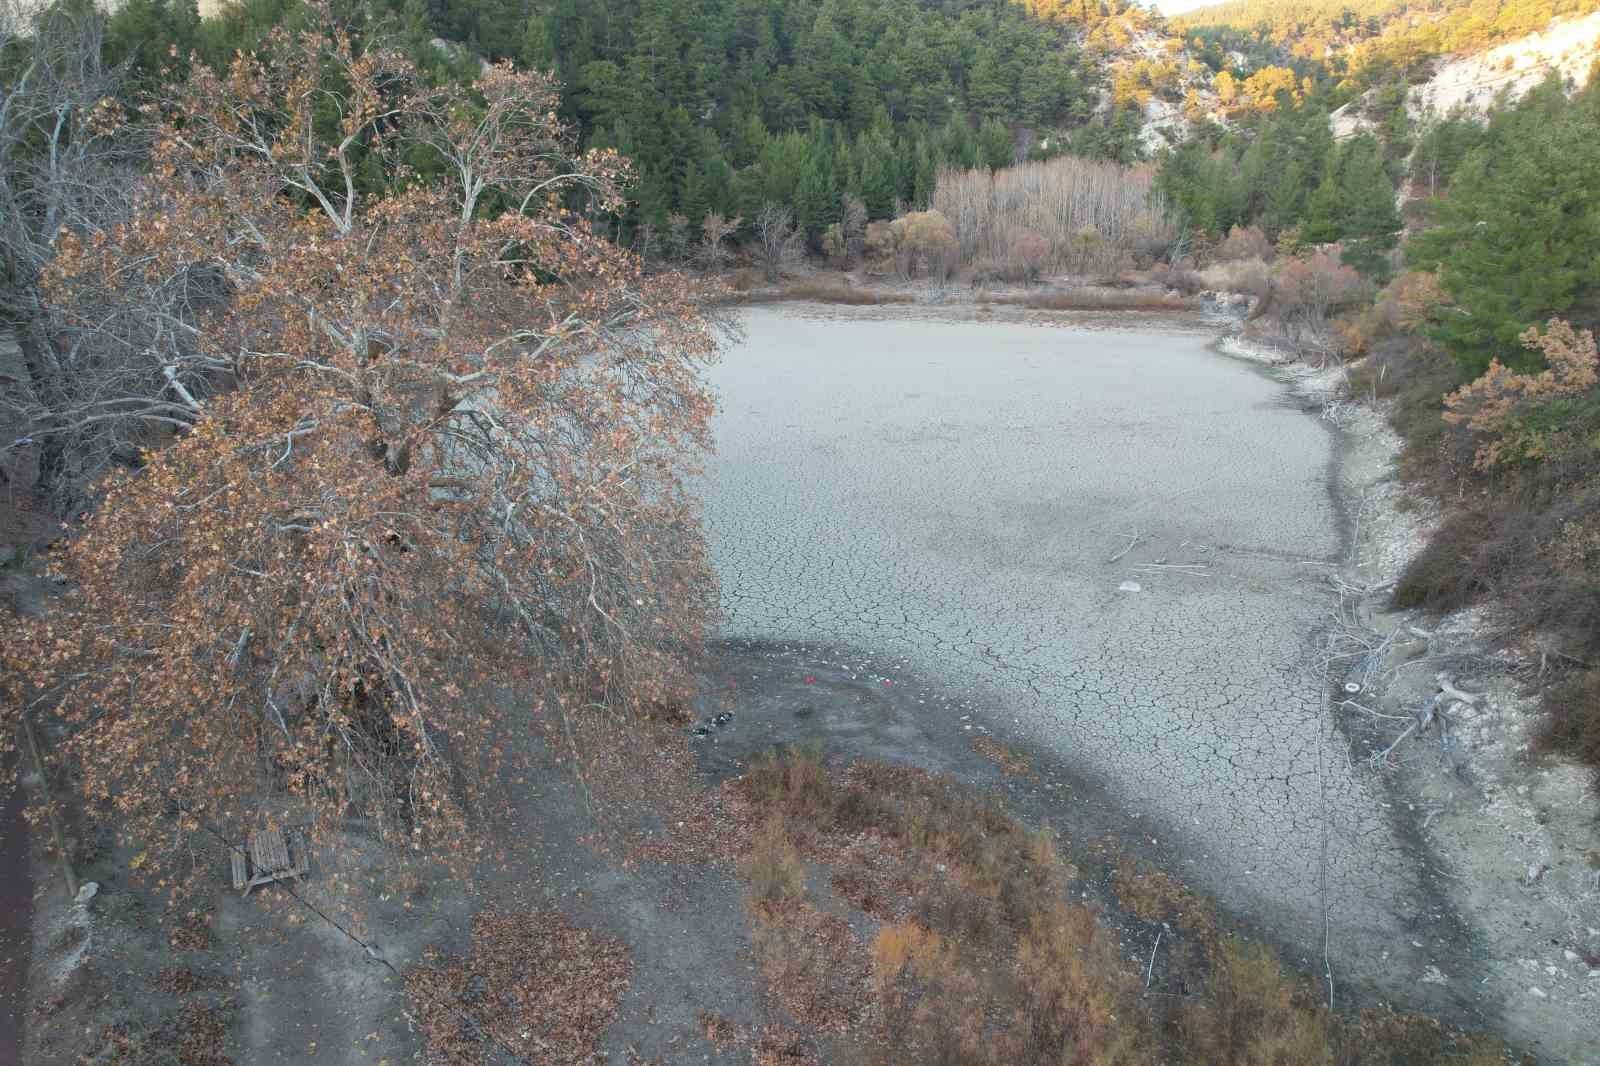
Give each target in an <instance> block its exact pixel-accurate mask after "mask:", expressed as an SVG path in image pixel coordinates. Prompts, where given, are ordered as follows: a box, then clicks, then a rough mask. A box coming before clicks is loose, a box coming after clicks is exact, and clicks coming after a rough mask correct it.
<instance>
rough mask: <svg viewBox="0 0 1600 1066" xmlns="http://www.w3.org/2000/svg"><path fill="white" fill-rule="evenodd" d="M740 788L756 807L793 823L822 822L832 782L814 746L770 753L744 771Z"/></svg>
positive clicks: (828, 809)
mask: <svg viewBox="0 0 1600 1066" xmlns="http://www.w3.org/2000/svg"><path fill="white" fill-rule="evenodd" d="M740 788H741V790H742V791H743V792H744V794H745V795H746V796H747V797H748V798H749V799H750V801H751V802H752V803H754V804H756V806H757V807H758V808H760V809H762V810H763V811H765V812H767V813H768V814H772V815H777V816H779V817H781V818H782V819H783V820H784V821H785V822H792V823H794V824H795V825H797V826H801V825H806V824H808V823H809V824H822V823H825V822H826V821H827V819H828V817H829V815H831V814H832V812H833V804H834V796H833V784H832V783H831V782H830V781H829V780H828V771H827V770H826V769H824V768H823V765H822V752H821V751H820V750H818V749H817V748H813V747H805V748H795V749H791V750H789V751H785V752H774V753H772V754H771V755H769V756H768V757H767V758H765V759H762V760H761V761H759V762H757V763H756V764H755V765H754V766H752V767H751V768H750V769H749V771H748V772H746V773H745V775H744V777H743V778H742V779H741V781H740Z"/></svg>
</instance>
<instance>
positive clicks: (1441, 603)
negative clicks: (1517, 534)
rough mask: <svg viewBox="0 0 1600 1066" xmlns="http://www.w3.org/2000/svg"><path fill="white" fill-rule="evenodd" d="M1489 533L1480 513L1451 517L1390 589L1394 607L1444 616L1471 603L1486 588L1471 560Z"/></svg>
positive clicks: (1487, 518)
mask: <svg viewBox="0 0 1600 1066" xmlns="http://www.w3.org/2000/svg"><path fill="white" fill-rule="evenodd" d="M1491 529H1492V523H1491V519H1490V516H1489V515H1488V514H1486V513H1485V512H1484V511H1483V510H1482V509H1477V508H1474V509H1469V510H1466V511H1462V512H1459V513H1457V514H1455V515H1453V516H1451V517H1450V519H1449V520H1447V521H1446V522H1445V523H1444V525H1442V526H1441V527H1440V528H1439V530H1438V532H1436V533H1435V534H1434V535H1433V537H1432V539H1430V540H1429V541H1428V544H1427V546H1426V547H1425V548H1423V549H1422V551H1420V552H1418V553H1417V555H1416V557H1415V558H1413V559H1412V560H1411V562H1410V563H1409V564H1407V566H1406V568H1405V572H1404V573H1402V574H1401V575H1400V580H1399V581H1398V582H1396V584H1395V587H1394V605H1395V606H1396V607H1400V608H1412V607H1420V608H1422V609H1423V610H1428V611H1436V612H1447V611H1455V610H1459V609H1461V608H1462V607H1465V606H1466V605H1467V604H1469V603H1471V602H1472V600H1473V598H1474V597H1475V596H1477V595H1478V594H1479V593H1482V592H1484V591H1485V590H1486V589H1487V588H1488V583H1487V581H1486V580H1485V575H1484V574H1483V573H1482V569H1481V567H1480V566H1479V565H1477V564H1476V563H1475V561H1474V556H1475V555H1476V554H1477V553H1478V552H1479V551H1480V549H1481V548H1482V547H1483V546H1484V544H1485V543H1486V542H1488V541H1489V540H1490V539H1491V538H1490V530H1491Z"/></svg>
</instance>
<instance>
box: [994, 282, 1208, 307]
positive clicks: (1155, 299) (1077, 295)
mask: <svg viewBox="0 0 1600 1066" xmlns="http://www.w3.org/2000/svg"><path fill="white" fill-rule="evenodd" d="M995 303H1002V304H1019V305H1021V306H1023V307H1031V308H1033V309H1034V310H1036V311H1189V310H1193V309H1194V307H1195V303H1194V301H1193V300H1190V299H1188V298H1187V297H1184V296H1174V295H1172V294H1171V293H1166V292H1152V291H1150V290H1148V289H1147V290H1144V291H1139V290H1130V289H1099V288H1090V287H1087V286H1085V287H1079V288H1072V289H1049V290H1045V291H1043V292H1030V293H1024V294H1022V295H1014V296H997V297H995Z"/></svg>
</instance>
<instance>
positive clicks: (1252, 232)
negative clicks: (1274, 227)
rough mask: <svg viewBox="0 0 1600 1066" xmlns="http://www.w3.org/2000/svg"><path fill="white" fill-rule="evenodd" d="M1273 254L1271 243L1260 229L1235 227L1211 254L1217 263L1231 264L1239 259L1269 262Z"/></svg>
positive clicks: (1255, 227) (1256, 227)
mask: <svg viewBox="0 0 1600 1066" xmlns="http://www.w3.org/2000/svg"><path fill="white" fill-rule="evenodd" d="M1273 252H1274V249H1273V247H1272V242H1271V241H1269V240H1267V235H1266V234H1265V233H1262V232H1261V229H1260V227H1258V226H1235V227H1233V229H1231V230H1229V231H1228V235H1227V236H1226V237H1224V238H1223V239H1222V241H1221V243H1219V244H1218V245H1217V247H1216V249H1215V250H1214V251H1213V252H1212V253H1211V254H1212V256H1213V257H1214V258H1215V259H1216V260H1217V262H1219V263H1232V262H1236V261H1237V260H1240V259H1261V260H1270V259H1271V258H1272V256H1273Z"/></svg>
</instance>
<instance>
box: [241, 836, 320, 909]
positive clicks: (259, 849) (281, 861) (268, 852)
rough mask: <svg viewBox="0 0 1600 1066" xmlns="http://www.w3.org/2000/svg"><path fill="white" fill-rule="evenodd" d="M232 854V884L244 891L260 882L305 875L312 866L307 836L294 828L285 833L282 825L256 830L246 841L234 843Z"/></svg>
mask: <svg viewBox="0 0 1600 1066" xmlns="http://www.w3.org/2000/svg"><path fill="white" fill-rule="evenodd" d="M291 842H292V843H293V845H294V847H293V849H292V852H291V848H290V844H291ZM229 854H230V857H231V859H232V860H233V887H234V888H235V889H237V890H239V891H240V892H243V893H244V894H245V895H249V894H250V890H251V889H252V888H255V887H256V886H257V885H266V884H271V883H272V882H273V881H286V880H288V879H290V878H302V877H304V876H305V875H306V873H307V872H308V871H309V870H310V863H309V862H308V860H307V858H306V846H305V840H304V839H303V838H302V837H301V836H300V834H299V833H295V832H292V831H291V832H290V833H288V834H285V833H284V831H283V830H281V829H256V830H253V831H252V832H251V833H250V839H249V840H248V841H247V842H246V843H245V845H244V846H243V847H241V846H238V845H235V846H234V847H233V848H232V849H231V851H230V853H229Z"/></svg>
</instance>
